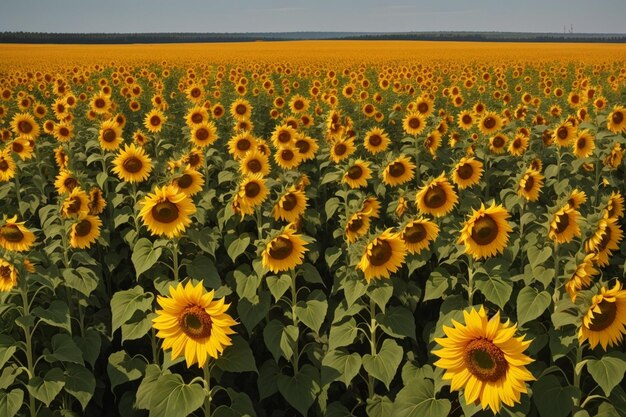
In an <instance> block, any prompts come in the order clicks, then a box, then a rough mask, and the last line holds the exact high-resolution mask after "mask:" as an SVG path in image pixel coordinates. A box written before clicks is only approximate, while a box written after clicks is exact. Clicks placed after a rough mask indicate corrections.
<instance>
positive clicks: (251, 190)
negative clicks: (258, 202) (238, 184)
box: [244, 181, 261, 198]
mask: <svg viewBox="0 0 626 417" xmlns="http://www.w3.org/2000/svg"><path fill="white" fill-rule="evenodd" d="M244 190H245V193H246V197H248V198H254V197H256V196H257V195H259V193H260V192H261V186H260V185H259V183H257V182H254V181H253V182H249V183H247V184H246V185H245V186H244Z"/></svg>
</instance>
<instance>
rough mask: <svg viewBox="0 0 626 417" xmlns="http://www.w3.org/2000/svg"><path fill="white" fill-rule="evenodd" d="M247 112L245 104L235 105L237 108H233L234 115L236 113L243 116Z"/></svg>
mask: <svg viewBox="0 0 626 417" xmlns="http://www.w3.org/2000/svg"><path fill="white" fill-rule="evenodd" d="M247 111H248V107H246V105H245V104H237V107H235V113H237V114H238V115H244V114H246V112H247Z"/></svg>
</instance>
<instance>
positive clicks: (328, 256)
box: [324, 246, 343, 269]
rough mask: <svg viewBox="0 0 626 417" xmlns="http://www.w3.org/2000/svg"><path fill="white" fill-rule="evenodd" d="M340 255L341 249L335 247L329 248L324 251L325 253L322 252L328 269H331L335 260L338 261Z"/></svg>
mask: <svg viewBox="0 0 626 417" xmlns="http://www.w3.org/2000/svg"><path fill="white" fill-rule="evenodd" d="M342 254H343V251H342V250H341V248H338V247H336V246H331V247H329V248H327V249H326V252H324V259H325V260H326V265H328V268H329V269H330V268H332V267H333V265H334V264H335V262H336V261H337V259H339V257H340V256H341V255H342Z"/></svg>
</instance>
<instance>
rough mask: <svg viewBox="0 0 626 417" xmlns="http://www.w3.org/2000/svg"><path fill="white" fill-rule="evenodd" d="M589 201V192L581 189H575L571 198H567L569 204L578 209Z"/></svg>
mask: <svg viewBox="0 0 626 417" xmlns="http://www.w3.org/2000/svg"><path fill="white" fill-rule="evenodd" d="M586 201H587V194H585V192H584V191H580V190H579V189H574V190H573V191H572V192H571V193H570V196H569V198H568V199H567V204H569V205H570V207H571V208H573V209H574V210H578V209H579V208H580V206H581V205H583V204H585V202H586Z"/></svg>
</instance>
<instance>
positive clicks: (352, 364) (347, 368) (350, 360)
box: [322, 349, 362, 388]
mask: <svg viewBox="0 0 626 417" xmlns="http://www.w3.org/2000/svg"><path fill="white" fill-rule="evenodd" d="M361 363H362V361H361V356H359V354H358V353H356V352H355V353H352V354H349V353H348V352H347V351H346V350H345V349H336V350H331V351H329V352H327V353H326V355H324V359H322V386H326V385H328V384H330V383H331V382H334V381H341V382H343V383H344V384H345V385H346V388H347V387H348V386H349V385H350V382H352V380H353V379H354V377H355V376H357V374H358V373H359V370H360V369H361Z"/></svg>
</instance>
